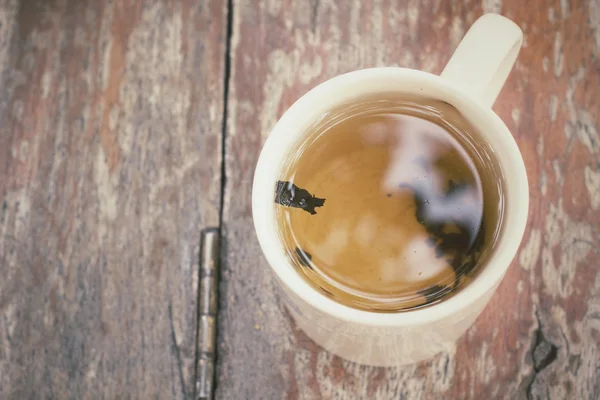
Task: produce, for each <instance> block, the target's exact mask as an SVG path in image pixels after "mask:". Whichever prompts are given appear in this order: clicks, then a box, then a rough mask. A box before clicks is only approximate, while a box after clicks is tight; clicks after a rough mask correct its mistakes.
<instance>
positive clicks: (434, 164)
mask: <svg viewBox="0 0 600 400" xmlns="http://www.w3.org/2000/svg"><path fill="white" fill-rule="evenodd" d="M288 160H289V161H288V163H287V165H285V167H284V168H283V171H282V174H281V177H280V181H279V182H277V184H276V187H275V203H276V205H275V206H276V207H277V210H276V212H277V222H278V226H279V235H280V237H281V241H282V243H283V246H284V247H285V250H286V253H287V254H288V256H289V258H290V260H291V261H292V263H293V264H294V265H295V266H296V268H297V271H298V273H299V274H300V275H301V276H303V277H304V278H305V279H306V280H307V281H308V282H309V283H310V284H312V285H313V286H314V287H315V288H318V289H319V290H321V291H323V293H325V294H327V295H328V296H331V297H332V298H334V299H335V300H337V301H338V302H340V303H342V304H345V305H348V306H351V307H355V308H359V309H366V310H371V311H384V312H392V311H401V310H407V309H411V308H415V307H420V306H424V305H426V304H431V303H434V302H438V301H440V300H442V299H444V298H446V297H448V296H450V295H451V294H452V293H454V292H455V291H456V290H458V289H460V288H461V287H463V286H464V285H465V284H466V283H467V282H468V280H469V279H471V278H472V277H473V276H474V274H476V272H477V270H478V269H479V268H480V267H481V266H482V265H484V264H485V259H486V258H487V257H489V255H490V254H491V252H492V250H493V247H494V243H495V242H496V240H497V237H498V232H499V226H500V222H501V219H502V213H503V209H504V207H503V195H502V186H503V185H502V174H501V171H500V168H499V166H498V164H497V163H496V162H495V159H494V156H493V153H492V152H491V150H490V148H489V147H488V146H487V144H486V142H485V140H483V139H482V137H481V136H480V135H479V133H478V132H477V131H476V130H475V128H474V127H473V126H472V125H471V124H470V123H469V122H468V121H467V120H466V119H465V118H464V117H463V116H462V115H461V114H460V113H459V112H458V111H457V110H456V109H455V108H454V107H452V106H451V105H449V104H447V103H444V102H440V101H435V100H430V99H424V98H400V97H398V96H393V95H389V96H382V98H378V99H362V100H360V101H357V102H355V103H351V104H347V105H344V106H342V107H340V108H338V109H335V110H332V111H331V112H330V113H328V114H327V115H325V116H323V118H322V120H321V121H320V122H319V123H317V124H315V125H314V126H313V127H312V128H311V130H310V132H309V133H308V139H305V140H304V141H303V142H301V143H299V144H298V145H297V146H296V149H295V150H294V151H293V152H292V153H291V154H290V156H289V158H288Z"/></svg>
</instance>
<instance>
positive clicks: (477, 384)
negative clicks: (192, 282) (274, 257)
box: [218, 0, 600, 399]
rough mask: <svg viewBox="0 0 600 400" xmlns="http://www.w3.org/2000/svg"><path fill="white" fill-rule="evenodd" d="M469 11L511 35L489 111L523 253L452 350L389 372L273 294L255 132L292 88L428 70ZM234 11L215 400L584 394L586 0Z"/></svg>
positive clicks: (591, 35) (594, 386)
mask: <svg viewBox="0 0 600 400" xmlns="http://www.w3.org/2000/svg"><path fill="white" fill-rule="evenodd" d="M484 11H496V12H502V13H503V14H504V15H506V16H507V17H509V18H512V19H513V20H515V21H516V22H517V23H518V24H519V25H520V26H521V27H522V28H523V30H524V33H525V43H524V48H523V50H522V52H521V55H520V57H519V59H518V61H517V65H516V69H515V71H514V72H513V73H512V74H511V76H510V78H509V81H508V83H507V85H506V87H505V89H504V90H503V92H502V93H501V95H500V97H499V99H498V102H497V104H496V106H495V110H496V111H497V112H498V114H499V115H500V116H501V117H502V119H503V120H504V121H505V122H506V123H507V125H508V127H509V128H510V129H511V130H512V132H513V133H514V135H515V137H516V139H517V142H518V144H519V147H520V148H521V151H522V153H523V156H524V158H525V161H526V164H527V168H528V173H529V180H530V186H531V209H530V222H529V226H528V229H527V232H526V234H525V238H524V242H523V246H522V249H521V251H520V253H519V254H518V256H517V258H516V260H515V262H514V263H513V266H512V267H511V269H510V270H509V272H508V274H507V276H506V278H505V280H504V282H503V283H502V285H501V287H500V289H499V290H498V293H497V294H496V295H495V296H494V298H493V299H492V301H491V303H490V305H489V306H488V308H487V309H486V310H485V312H484V314H483V315H482V316H481V317H480V319H479V320H478V321H477V323H476V324H475V326H474V327H473V328H472V329H470V331H469V332H468V333H467V334H466V335H465V336H464V337H463V338H462V339H461V340H460V342H459V343H458V345H457V347H456V350H455V351H453V352H451V353H450V354H443V355H440V356H438V357H436V358H435V359H434V360H431V361H429V362H424V363H421V364H418V365H414V366H408V367H403V368H391V369H378V368H368V367H359V366H356V365H353V364H350V363H346V362H344V361H341V360H340V359H338V358H336V357H333V356H331V355H330V354H328V353H327V352H325V351H324V350H322V349H320V348H318V347H317V346H315V345H314V344H313V343H312V342H311V341H310V340H308V339H307V338H306V337H305V336H304V335H303V334H302V333H301V332H299V331H298V330H297V329H296V328H295V327H294V324H293V323H292V322H291V321H290V320H289V318H288V317H287V316H286V313H285V311H284V310H283V308H282V307H281V305H280V303H279V302H278V300H277V294H276V288H275V287H274V282H273V280H272V278H271V275H270V272H269V271H268V267H267V265H266V262H265V261H264V258H263V256H262V254H261V252H260V249H259V246H258V243H257V241H256V239H255V235H254V231H253V227H252V218H251V203H250V192H251V182H252V174H253V171H254V166H255V162H256V159H257V157H258V154H259V151H260V148H261V145H262V142H263V140H264V138H265V136H266V135H267V134H268V132H269V130H270V128H271V127H272V126H273V125H274V123H275V122H276V120H277V118H278V117H279V116H280V115H281V114H282V113H283V111H284V110H285V109H286V108H287V107H289V106H290V105H291V104H292V102H293V101H294V100H295V99H296V98H297V97H299V96H300V95H301V94H303V93H304V92H306V91H307V90H308V89H310V88H311V87H313V86H314V85H315V84H317V83H319V82H322V81H324V80H326V79H327V78H330V77H332V76H335V75H337V74H339V73H342V72H347V71H350V70H354V69H358V68H365V67H372V66H389V65H400V66H405V67H413V68H419V69H423V70H426V71H430V72H434V73H439V72H440V71H441V70H442V67H443V65H444V63H445V62H446V61H447V59H448V58H449V56H450V55H451V53H452V51H453V49H454V48H455V46H456V45H457V44H458V42H459V41H460V39H461V37H462V36H463V34H464V32H465V30H466V29H467V28H468V27H469V26H470V25H471V24H472V22H473V21H474V20H475V19H476V18H477V17H478V16H479V15H481V14H482V13H483V12H484ZM233 12H234V14H233V37H232V47H231V53H230V56H231V66H232V69H231V76H230V77H231V81H230V82H231V83H230V85H231V86H230V91H229V101H228V120H227V132H226V154H227V156H226V177H227V181H226V182H227V184H226V188H225V196H226V197H225V199H224V203H225V204H224V205H225V208H224V214H223V218H224V221H223V232H224V244H225V248H224V252H223V279H224V281H223V284H222V290H221V294H222V299H221V300H222V315H221V319H220V324H221V325H220V348H219V349H220V355H219V367H218V379H219V380H218V395H219V398H227V399H228V398H282V397H283V398H289V399H316V398H382V399H383V398H394V399H397V398H442V397H443V398H507V399H515V398H581V399H596V398H599V397H600V351H599V348H600V272H599V270H598V268H597V265H598V262H600V253H599V252H598V247H599V246H600V229H599V226H600V137H599V132H600V95H599V92H598V87H600V56H599V54H600V19H599V17H600V2H599V1H598V0H590V1H576V0H571V1H558V0H556V1H554V0H546V1H538V2H533V3H528V4H527V5H526V6H524V5H523V3H522V2H519V1H516V0H504V1H502V0H496V1H485V0H484V1H482V2H479V1H471V0H464V1H450V2H446V1H440V0H426V1H412V0H411V1H407V2H395V1H386V0H382V1H358V0H357V1H348V2H336V1H325V0H321V1H319V0H314V1H310V2H308V1H307V2H292V1H281V2H277V1H268V0H257V1H253V2H250V1H234V6H233Z"/></svg>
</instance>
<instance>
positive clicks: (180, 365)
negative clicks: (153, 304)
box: [167, 303, 187, 399]
mask: <svg viewBox="0 0 600 400" xmlns="http://www.w3.org/2000/svg"><path fill="white" fill-rule="evenodd" d="M167 310H168V314H169V328H170V330H171V353H173V356H174V357H175V361H176V362H177V373H178V375H179V384H180V385H181V393H182V395H183V398H184V399H185V398H187V394H186V392H185V384H184V379H183V361H182V360H181V351H180V350H179V346H177V336H176V335H175V324H174V323H173V307H172V305H171V304H170V303H169V305H168V307H167Z"/></svg>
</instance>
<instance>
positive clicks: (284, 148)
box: [252, 14, 529, 366]
mask: <svg viewBox="0 0 600 400" xmlns="http://www.w3.org/2000/svg"><path fill="white" fill-rule="evenodd" d="M521 42H522V32H521V30H520V29H519V27H518V26H517V25H516V24H515V23H514V22H512V21H510V20H508V19H506V18H504V17H502V16H500V15H496V14H486V15H484V16H482V17H481V18H479V19H478V20H477V21H476V22H475V23H474V24H473V26H472V27H471V29H470V30H469V31H468V32H467V34H466V36H465V37H464V38H463V40H462V42H461V43H460V44H459V46H458V48H457V49H456V51H455V53H454V55H453V56H452V58H451V59H450V62H449V63H448V65H447V66H446V68H445V69H444V71H443V72H442V74H441V76H437V75H432V74H429V73H426V72H422V71H416V70H411V69H405V68H372V69H365V70H360V71H355V72H350V73H347V74H344V75H340V76H337V77H335V78H333V79H331V80H328V81H327V82H324V83H322V84H320V85H319V86H317V87H315V88H314V89H312V90H311V91H310V92H308V93H306V94H305V95H304V96H302V97H301V98H300V99H299V100H298V101H296V103H294V105H292V107H290V109H289V110H288V111H287V112H286V113H285V114H284V115H283V116H282V117H281V119H280V120H279V122H278V123H277V124H276V126H275V128H274V129H273V131H272V132H271V134H270V136H269V137H268V139H267V140H266V142H265V145H264V147H263V150H262V152H261V154H260V158H259V160H258V164H257V166H256V172H255V176H254V186H253V189H252V211H253V216H254V225H255V228H256V233H257V235H258V240H259V242H260V245H261V248H262V250H263V252H264V254H265V256H266V258H267V261H268V263H269V264H270V266H271V268H272V269H273V271H274V272H275V276H276V277H277V279H278V280H279V282H280V283H281V286H282V288H283V292H284V293H285V294H286V295H287V296H286V297H287V300H288V301H287V304H288V308H289V309H290V312H291V314H292V316H293V317H294V319H295V320H296V323H297V324H298V326H299V327H300V328H302V329H303V330H304V331H305V332H306V334H307V335H308V336H309V337H311V338H312V339H313V340H314V341H315V342H316V343H317V344H319V345H321V346H322V347H324V348H325V349H327V350H329V351H331V352H333V353H335V354H337V355H339V356H341V357H343V358H345V359H348V360H351V361H355V362H358V363H361V364H369V365H380V366H391V365H402V364H407V363H412V362H416V361H419V360H422V359H425V358H428V357H431V356H433V355H435V354H436V353H438V352H440V351H444V350H450V349H451V348H452V347H453V346H454V344H455V342H456V340H457V339H458V338H459V337H460V336H461V335H462V334H463V333H464V332H465V331H466V330H467V328H469V327H470V326H471V325H472V324H473V322H474V321H475V319H476V318H477V317H478V316H479V314H480V313H481V311H482V310H483V308H484V307H485V305H486V304H487V302H488V300H489V299H490V297H491V296H492V294H493V293H494V291H495V290H496V288H497V287H498V285H499V283H500V281H501V280H502V277H503V276H504V274H505V273H506V271H507V269H508V267H509V266H510V263H511V261H512V259H513V258H514V256H515V254H516V252H517V249H518V247H519V244H520V242H521V239H522V237H523V232H524V230H525V223H526V221H527V210H528V203H529V191H528V185H527V174H526V171H525V165H524V163H523V158H522V157H521V154H520V152H519V149H518V147H517V144H516V143H515V140H514V139H513V137H512V135H511V133H510V132H509V130H508V128H507V127H506V125H505V124H504V123H503V122H502V120H501V119H500V118H499V117H498V116H497V115H496V114H495V113H494V112H493V111H492V110H491V106H492V104H493V103H494V101H495V99H496V97H497V96H498V93H499V92H500V89H501V88H502V86H503V85H504V82H505V80H506V78H507V76H508V74H509V72H510V70H511V68H512V66H513V64H514V62H515V59H516V57H517V54H518V52H519V49H520V47H521ZM390 91H397V92H398V93H404V94H417V95H420V96H424V97H429V98H434V99H439V100H443V101H445V102H448V103H450V104H452V105H453V106H454V107H456V108H457V109H458V110H459V111H460V112H461V113H462V114H463V116H465V117H466V118H467V119H468V120H469V121H470V122H471V123H472V124H473V125H474V126H475V127H476V128H477V129H478V130H479V132H480V133H481V135H482V136H483V138H485V140H487V141H488V142H489V144H490V146H491V148H492V149H493V152H494V156H495V157H496V159H497V162H498V163H499V165H500V168H501V170H502V172H503V175H504V177H505V182H504V186H505V187H504V189H505V213H504V218H503V220H502V226H501V229H500V236H499V238H498V240H497V242H496V244H495V247H496V248H495V250H494V252H493V255H492V256H491V257H490V259H489V261H488V262H487V264H486V265H483V266H481V267H480V268H481V272H480V273H479V274H478V275H477V276H476V277H475V279H474V280H473V281H472V282H470V283H469V284H468V285H466V286H465V287H464V288H462V289H461V290H460V291H458V292H457V293H456V294H454V295H453V296H451V297H449V298H448V299H445V300H442V301H441V302H440V303H437V304H434V305H431V306H428V307H424V308H420V309H416V310H411V311H403V312H397V313H377V312H369V311H364V310H358V309H354V308H351V307H348V306H345V305H342V304H340V303H338V302H336V301H335V300H333V299H331V298H329V297H327V296H325V295H323V294H322V293H321V292H319V291H317V290H315V289H313V288H312V287H311V286H310V285H309V284H308V283H307V282H306V281H305V280H304V278H303V277H301V276H300V275H299V274H298V273H297V271H296V269H295V268H294V267H293V265H292V264H291V263H290V261H289V260H288V258H287V256H286V254H285V252H284V248H283V245H282V243H281V241H280V239H279V237H278V230H277V221H276V217H275V204H274V190H275V183H276V182H277V180H278V178H279V176H280V171H281V168H282V166H283V164H284V162H285V160H286V157H288V156H289V153H290V151H292V149H293V148H294V146H295V145H296V144H297V143H298V140H301V139H302V137H303V136H304V135H306V134H307V130H308V128H309V127H310V126H311V125H312V124H313V123H314V122H315V121H316V120H318V119H319V118H321V117H323V115H324V114H325V113H326V112H327V111H329V110H331V109H332V108H334V107H336V106H338V105H340V104H341V103H347V102H349V101H352V100H353V99H356V98H362V97H365V96H369V97H371V96H373V95H376V94H378V93H389V92H390Z"/></svg>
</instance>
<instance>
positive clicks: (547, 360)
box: [524, 310, 558, 400]
mask: <svg viewBox="0 0 600 400" xmlns="http://www.w3.org/2000/svg"><path fill="white" fill-rule="evenodd" d="M535 319H536V321H537V329H536V331H535V333H534V340H533V343H532V346H531V349H530V351H529V353H530V354H531V360H532V361H533V372H532V373H531V374H530V375H529V376H528V377H527V378H526V379H525V381H524V383H525V385H526V386H525V393H526V395H527V399H528V400H530V399H533V395H532V389H533V383H534V382H535V380H536V378H537V375H538V374H539V373H540V372H542V371H543V370H544V369H545V368H547V367H548V366H549V365H550V364H552V363H553V362H554V361H555V360H556V358H557V356H558V347H557V346H555V345H554V344H553V343H551V342H549V341H548V340H547V339H546V337H545V336H544V332H543V327H542V322H541V320H540V316H539V313H538V311H537V310H536V311H535Z"/></svg>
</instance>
